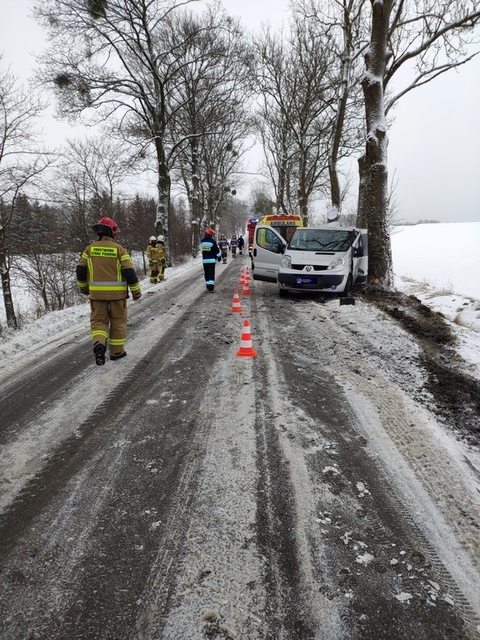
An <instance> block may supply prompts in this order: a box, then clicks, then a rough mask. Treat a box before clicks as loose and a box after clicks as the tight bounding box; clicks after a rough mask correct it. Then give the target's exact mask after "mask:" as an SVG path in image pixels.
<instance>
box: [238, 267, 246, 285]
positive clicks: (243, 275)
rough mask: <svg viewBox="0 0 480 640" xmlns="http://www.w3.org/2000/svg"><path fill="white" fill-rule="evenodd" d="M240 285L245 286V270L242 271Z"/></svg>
mask: <svg viewBox="0 0 480 640" xmlns="http://www.w3.org/2000/svg"><path fill="white" fill-rule="evenodd" d="M238 284H245V274H244V270H243V269H242V270H241V271H240V280H239V281H238Z"/></svg>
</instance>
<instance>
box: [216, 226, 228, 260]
mask: <svg viewBox="0 0 480 640" xmlns="http://www.w3.org/2000/svg"><path fill="white" fill-rule="evenodd" d="M218 246H219V248H220V253H221V255H222V260H223V264H227V257H228V240H227V238H226V237H225V234H224V233H221V234H220V240H219V241H218Z"/></svg>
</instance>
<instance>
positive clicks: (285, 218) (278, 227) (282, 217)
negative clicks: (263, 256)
mask: <svg viewBox="0 0 480 640" xmlns="http://www.w3.org/2000/svg"><path fill="white" fill-rule="evenodd" d="M257 224H266V225H269V226H271V227H274V229H275V231H277V232H278V233H279V234H280V235H281V236H282V238H283V239H284V240H285V242H288V241H289V240H290V238H291V237H292V235H293V232H294V231H295V229H296V228H297V227H303V218H302V216H300V215H296V214H292V215H289V214H286V213H281V214H278V215H277V214H272V215H269V216H261V217H259V218H250V219H249V220H248V222H247V232H248V255H249V256H250V258H251V259H252V267H253V253H252V250H253V238H254V236H255V227H256V226H257Z"/></svg>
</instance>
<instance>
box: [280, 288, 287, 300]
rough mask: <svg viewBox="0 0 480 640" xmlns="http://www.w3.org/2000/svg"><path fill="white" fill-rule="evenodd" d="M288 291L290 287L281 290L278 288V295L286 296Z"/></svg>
mask: <svg viewBox="0 0 480 640" xmlns="http://www.w3.org/2000/svg"><path fill="white" fill-rule="evenodd" d="M287 293H288V289H279V290H278V295H279V296H280V297H281V298H285V296H286V295H287Z"/></svg>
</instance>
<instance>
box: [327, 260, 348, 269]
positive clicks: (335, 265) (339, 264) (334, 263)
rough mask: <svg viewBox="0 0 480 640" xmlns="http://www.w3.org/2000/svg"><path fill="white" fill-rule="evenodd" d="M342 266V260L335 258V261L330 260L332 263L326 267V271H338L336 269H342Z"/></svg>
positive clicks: (343, 262) (343, 261)
mask: <svg viewBox="0 0 480 640" xmlns="http://www.w3.org/2000/svg"><path fill="white" fill-rule="evenodd" d="M344 264H345V260H344V258H335V260H332V262H331V263H330V264H329V265H328V267H327V269H338V267H343V265H344Z"/></svg>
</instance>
